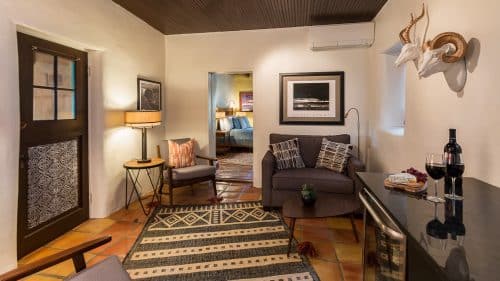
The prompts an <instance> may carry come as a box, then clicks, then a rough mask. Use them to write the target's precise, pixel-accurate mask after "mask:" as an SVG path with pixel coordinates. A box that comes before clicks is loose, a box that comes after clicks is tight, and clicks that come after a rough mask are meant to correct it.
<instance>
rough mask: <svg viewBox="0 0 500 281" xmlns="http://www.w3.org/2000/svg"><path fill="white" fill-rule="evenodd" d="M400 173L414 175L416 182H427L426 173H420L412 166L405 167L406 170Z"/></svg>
mask: <svg viewBox="0 0 500 281" xmlns="http://www.w3.org/2000/svg"><path fill="white" fill-rule="evenodd" d="M402 173H408V174H412V175H414V176H415V177H416V178H417V182H423V183H425V182H427V174H426V173H422V172H420V171H419V170H417V169H415V168H413V167H411V168H410V169H407V170H406V171H402Z"/></svg>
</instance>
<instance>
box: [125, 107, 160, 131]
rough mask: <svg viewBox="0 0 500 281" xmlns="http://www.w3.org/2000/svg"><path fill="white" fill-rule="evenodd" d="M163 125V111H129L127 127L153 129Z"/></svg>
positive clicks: (126, 119)
mask: <svg viewBox="0 0 500 281" xmlns="http://www.w3.org/2000/svg"><path fill="white" fill-rule="evenodd" d="M160 124H161V111H127V112H125V125H127V126H129V127H135V128H151V127H155V126H159V125H160Z"/></svg>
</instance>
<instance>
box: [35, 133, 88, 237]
mask: <svg viewBox="0 0 500 281" xmlns="http://www.w3.org/2000/svg"><path fill="white" fill-rule="evenodd" d="M78 158H79V156H78V140H70V141H64V142H57V143H52V144H44V145H39V146H34V147H29V148H28V159H29V160H28V210H27V212H28V220H27V223H28V228H29V229H33V228H35V227H37V226H39V225H41V224H43V223H45V222H48V221H50V220H51V219H54V218H56V217H58V216H60V215H62V214H64V213H65V212H67V211H69V210H72V209H74V208H77V207H78V205H79V202H80V198H79V196H80V195H79V182H78V178H79V176H78V170H79V169H78V162H79V159H78Z"/></svg>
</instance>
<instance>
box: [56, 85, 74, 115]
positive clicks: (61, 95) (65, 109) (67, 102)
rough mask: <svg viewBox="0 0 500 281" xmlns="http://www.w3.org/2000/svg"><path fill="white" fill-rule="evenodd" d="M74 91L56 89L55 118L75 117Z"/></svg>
mask: <svg viewBox="0 0 500 281" xmlns="http://www.w3.org/2000/svg"><path fill="white" fill-rule="evenodd" d="M75 116H76V113H75V92H74V91H66V90H58V91H57V119H58V120H66V119H75Z"/></svg>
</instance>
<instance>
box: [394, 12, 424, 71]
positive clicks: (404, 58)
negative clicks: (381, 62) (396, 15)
mask: <svg viewBox="0 0 500 281" xmlns="http://www.w3.org/2000/svg"><path fill="white" fill-rule="evenodd" d="M424 15H425V6H424V5H422V12H421V13H420V15H419V16H418V17H417V18H413V13H412V14H410V17H411V20H410V23H409V24H408V26H406V27H405V28H404V29H403V30H401V32H400V33H399V39H400V40H401V43H402V44H403V48H401V53H400V54H399V56H398V58H397V59H396V62H395V65H396V66H398V67H399V66H401V65H402V64H404V63H406V62H409V61H413V62H414V63H415V66H417V67H418V60H419V58H420V53H421V48H420V45H419V44H418V43H413V42H412V41H411V38H410V30H411V29H412V27H413V26H415V24H417V22H418V21H419V20H421V19H422V18H423V17H424Z"/></svg>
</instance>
